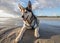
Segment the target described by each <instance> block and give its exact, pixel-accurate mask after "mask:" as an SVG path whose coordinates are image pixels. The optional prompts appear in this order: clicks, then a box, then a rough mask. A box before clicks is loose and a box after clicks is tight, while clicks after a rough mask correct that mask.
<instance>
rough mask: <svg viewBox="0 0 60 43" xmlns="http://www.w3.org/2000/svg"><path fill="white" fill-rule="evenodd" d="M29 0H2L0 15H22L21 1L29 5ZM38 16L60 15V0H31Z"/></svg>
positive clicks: (33, 9) (22, 3)
mask: <svg viewBox="0 0 60 43" xmlns="http://www.w3.org/2000/svg"><path fill="white" fill-rule="evenodd" d="M28 1H29V0H0V17H20V15H21V13H20V11H19V8H18V4H19V3H20V4H21V5H22V6H23V7H27V4H28ZM30 1H31V3H32V11H33V13H34V14H35V15H37V16H60V0H30Z"/></svg>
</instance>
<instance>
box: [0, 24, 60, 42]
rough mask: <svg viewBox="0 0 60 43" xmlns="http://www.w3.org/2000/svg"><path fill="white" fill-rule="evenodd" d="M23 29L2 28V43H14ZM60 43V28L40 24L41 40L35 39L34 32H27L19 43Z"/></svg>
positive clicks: (0, 36) (0, 34) (0, 40)
mask: <svg viewBox="0 0 60 43" xmlns="http://www.w3.org/2000/svg"><path fill="white" fill-rule="evenodd" d="M20 29H21V27H20V26H19V27H16V26H15V27H14V26H8V27H1V28H0V43H13V41H14V39H15V38H16V37H17V36H18V34H19V32H20ZM38 42H39V43H60V27H56V26H50V25H47V24H40V38H39V39H37V38H35V37H34V30H27V31H26V32H25V33H24V35H23V38H22V40H21V41H19V43H38Z"/></svg>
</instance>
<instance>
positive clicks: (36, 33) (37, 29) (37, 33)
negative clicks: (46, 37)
mask: <svg viewBox="0 0 60 43" xmlns="http://www.w3.org/2000/svg"><path fill="white" fill-rule="evenodd" d="M34 36H35V37H36V38H39V37H40V34H39V27H36V28H35V32H34Z"/></svg>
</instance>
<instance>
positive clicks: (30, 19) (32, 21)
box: [15, 1, 40, 42]
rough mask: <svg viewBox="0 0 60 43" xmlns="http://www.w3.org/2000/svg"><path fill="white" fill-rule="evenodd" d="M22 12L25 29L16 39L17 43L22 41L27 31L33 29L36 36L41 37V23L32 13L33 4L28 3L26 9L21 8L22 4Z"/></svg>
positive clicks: (23, 28)
mask: <svg viewBox="0 0 60 43" xmlns="http://www.w3.org/2000/svg"><path fill="white" fill-rule="evenodd" d="M18 7H19V9H20V12H21V13H22V19H23V22H24V24H23V27H22V29H21V31H20V34H19V35H18V36H17V38H16V39H15V42H18V41H19V40H21V38H22V36H23V33H24V32H25V31H26V30H27V29H33V30H35V31H34V36H35V37H36V38H38V37H40V34H39V21H38V19H37V17H36V16H35V15H34V14H33V12H32V5H31V2H30V1H29V2H28V6H27V7H26V8H24V7H23V6H21V5H20V4H19V5H18Z"/></svg>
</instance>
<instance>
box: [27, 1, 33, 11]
mask: <svg viewBox="0 0 60 43" xmlns="http://www.w3.org/2000/svg"><path fill="white" fill-rule="evenodd" d="M27 7H28V9H29V10H32V5H31V1H28V6H27Z"/></svg>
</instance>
